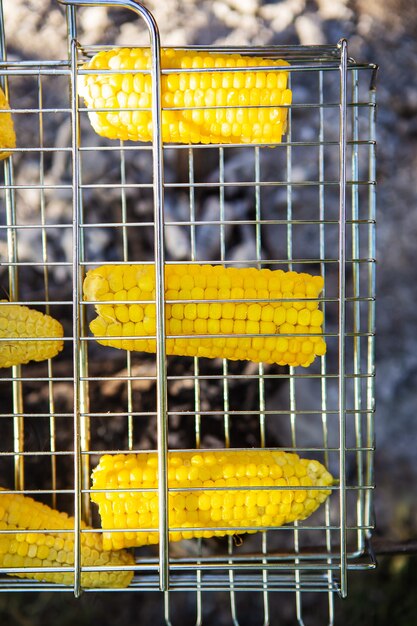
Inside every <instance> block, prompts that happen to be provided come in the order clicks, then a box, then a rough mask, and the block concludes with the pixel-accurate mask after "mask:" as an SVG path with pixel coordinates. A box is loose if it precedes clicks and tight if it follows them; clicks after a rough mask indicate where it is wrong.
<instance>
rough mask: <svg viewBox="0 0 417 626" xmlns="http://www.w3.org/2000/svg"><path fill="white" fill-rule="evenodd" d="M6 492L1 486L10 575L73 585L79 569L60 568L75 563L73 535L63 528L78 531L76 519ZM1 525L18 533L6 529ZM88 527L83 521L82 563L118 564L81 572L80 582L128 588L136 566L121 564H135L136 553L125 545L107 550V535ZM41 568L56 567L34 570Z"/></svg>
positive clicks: (1, 543)
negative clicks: (104, 542)
mask: <svg viewBox="0 0 417 626" xmlns="http://www.w3.org/2000/svg"><path fill="white" fill-rule="evenodd" d="M2 491H3V490H2V489H1V488H0V567H4V568H8V569H10V571H9V572H8V573H9V575H11V576H17V577H19V578H32V579H35V580H38V581H43V582H50V583H55V584H62V585H73V584H74V573H73V572H71V571H69V572H63V571H60V570H61V569H62V568H71V567H74V554H75V546H74V534H73V532H63V531H73V530H74V526H75V520H74V518H73V517H70V516H68V515H67V514H66V513H63V512H60V511H57V510H55V509H52V508H50V507H49V506H47V505H46V504H43V503H41V502H37V501H36V500H34V499H33V498H30V497H28V496H24V495H21V494H13V493H11V494H10V493H2ZM2 530H6V531H11V530H15V531H16V532H15V533H11V532H7V533H2ZM88 530H92V529H91V528H90V527H88V526H86V525H85V524H84V523H81V567H98V568H114V569H108V571H105V569H103V570H101V571H100V570H97V571H94V570H92V571H88V572H87V571H81V586H82V587H84V588H116V589H120V588H125V587H127V586H128V585H129V584H130V582H131V580H132V577H133V569H126V570H124V569H119V570H118V569H117V568H118V567H121V568H122V567H126V566H132V565H134V563H135V561H134V558H133V556H132V555H131V554H130V553H129V552H127V551H125V550H121V551H114V550H110V551H107V550H104V549H103V538H102V534H101V533H97V532H86V531H88ZM33 531H37V532H33ZM39 531H45V532H39ZM42 567H45V568H54V569H53V571H45V572H42V571H37V572H35V571H30V570H31V568H42ZM13 568H26V569H27V571H25V572H23V573H21V572H16V573H14V572H13V571H12V570H13Z"/></svg>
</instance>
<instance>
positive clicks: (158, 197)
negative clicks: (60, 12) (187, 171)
mask: <svg viewBox="0 0 417 626" xmlns="http://www.w3.org/2000/svg"><path fill="white" fill-rule="evenodd" d="M58 2H60V3H61V4H63V5H66V6H67V7H68V8H69V9H70V11H71V8H72V9H74V8H75V7H78V6H113V7H114V6H118V7H121V8H126V9H131V10H132V11H135V12H136V13H137V14H138V15H140V16H141V17H142V18H143V19H144V20H145V23H146V25H147V27H148V30H149V37H150V44H151V46H150V48H151V61H152V64H151V77H152V120H153V142H152V144H153V149H152V151H153V172H154V178H153V192H154V222H155V235H154V241H155V279H156V323H157V328H158V331H159V332H158V334H157V345H156V367H157V423H158V450H159V463H158V486H159V487H158V491H159V535H160V536H159V564H160V570H159V581H160V588H161V590H162V591H165V590H167V589H168V586H169V566H168V563H169V553H168V512H167V511H168V508H167V503H168V474H167V448H168V433H167V385H166V347H165V334H166V333H165V296H164V294H165V285H164V282H165V280H164V263H165V252H164V210H163V206H164V184H163V180H164V169H163V154H162V120H161V107H162V105H161V45H160V37H159V30H158V26H157V23H156V21H155V18H154V17H153V15H152V13H150V12H149V11H148V9H147V8H146V7H144V6H143V5H142V4H140V3H139V2H137V1H136V0H112V1H109V0H71V1H69V0H58ZM72 17H73V18H74V17H75V16H74V11H73V14H72ZM73 21H74V22H75V20H73ZM70 37H71V38H75V27H74V28H73V29H72V33H71V32H70Z"/></svg>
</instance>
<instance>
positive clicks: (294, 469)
mask: <svg viewBox="0 0 417 626" xmlns="http://www.w3.org/2000/svg"><path fill="white" fill-rule="evenodd" d="M157 468H158V457H157V454H156V453H142V454H117V455H115V456H112V455H104V456H103V457H101V459H100V463H99V465H98V466H97V467H96V468H95V469H94V470H93V476H92V478H93V484H92V489H93V490H92V493H91V499H92V501H93V502H95V503H96V504H98V507H99V513H100V517H101V524H102V527H103V529H104V531H105V532H104V534H103V545H104V547H105V548H107V549H115V548H123V547H128V546H142V545H147V544H154V543H157V542H158V532H157V531H152V530H150V529H157V528H158V494H157V493H156V492H152V491H148V490H149V489H156V488H157V486H158V481H157ZM332 483H333V478H332V476H331V475H330V474H329V472H328V471H327V470H326V468H325V467H324V466H323V465H321V463H319V462H318V461H312V460H309V459H300V458H299V457H298V455H296V454H292V453H287V452H282V451H271V450H246V451H237V450H236V451H234V450H223V451H209V452H202V451H198V452H197V451H196V452H169V453H168V488H169V489H170V491H169V494H168V511H169V513H168V515H169V519H168V523H169V528H172V529H176V530H172V531H171V532H170V533H169V538H170V541H180V540H181V539H191V538H193V537H204V538H210V537H223V536H225V535H234V534H237V533H238V534H241V533H249V532H252V533H253V532H256V530H254V529H256V528H260V527H263V528H264V527H276V526H282V525H283V524H288V523H290V522H293V521H294V520H303V519H305V518H307V517H308V516H309V515H311V514H312V513H313V511H315V510H316V509H317V508H318V507H319V506H320V504H321V503H322V502H324V501H325V499H326V498H327V496H328V495H329V494H330V490H329V489H327V488H326V487H329V486H330V485H332ZM189 487H192V488H195V489H196V490H195V491H181V489H187V488H189ZM227 487H230V489H227ZM288 487H293V489H289V488H288ZM300 487H303V489H300ZM107 489H108V491H94V490H107ZM118 489H121V490H123V491H119V492H118V491H117V490H118ZM126 489H127V490H128V491H126ZM141 489H145V491H141ZM216 489H217V490H216ZM196 528H199V529H200V530H195V529H196ZM142 529H143V530H142ZM229 529H230V530H229ZM112 530H113V531H115V532H112Z"/></svg>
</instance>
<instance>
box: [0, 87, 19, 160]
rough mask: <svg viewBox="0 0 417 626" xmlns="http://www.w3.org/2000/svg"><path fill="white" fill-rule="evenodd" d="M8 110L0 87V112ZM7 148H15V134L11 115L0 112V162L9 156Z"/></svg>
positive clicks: (8, 106)
mask: <svg viewBox="0 0 417 626" xmlns="http://www.w3.org/2000/svg"><path fill="white" fill-rule="evenodd" d="M5 109H10V104H9V103H8V101H7V98H6V96H5V93H4V91H3V90H2V89H1V87H0V111H2V110H3V111H4V110H5ZM8 148H16V134H15V131H14V124H13V118H12V115H11V113H1V112H0V160H2V159H6V158H7V157H8V156H10V152H8Z"/></svg>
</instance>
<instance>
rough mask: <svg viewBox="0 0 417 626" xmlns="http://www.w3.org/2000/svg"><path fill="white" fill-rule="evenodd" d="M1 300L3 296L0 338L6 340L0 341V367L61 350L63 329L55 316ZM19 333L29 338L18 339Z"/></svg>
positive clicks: (41, 359)
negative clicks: (24, 339) (26, 339)
mask: <svg viewBox="0 0 417 626" xmlns="http://www.w3.org/2000/svg"><path fill="white" fill-rule="evenodd" d="M1 302H5V300H0V340H1V339H7V341H0V367H10V366H11V365H19V364H25V363H28V362H29V361H44V360H45V359H51V358H52V357H54V356H56V355H57V354H58V352H60V351H61V350H62V348H63V341H62V340H61V339H60V337H62V336H63V334H64V331H63V328H62V326H61V324H60V323H59V322H58V321H57V320H55V319H54V318H53V317H51V316H50V315H45V314H44V313H41V312H40V311H35V310H33V309H30V308H29V307H27V306H23V305H18V304H1ZM22 337H27V338H28V341H20V339H21V338H22ZM17 338H18V339H19V341H14V339H17ZM36 338H38V339H41V338H42V339H43V338H44V339H49V338H50V339H51V341H44V340H42V341H39V340H38V341H36Z"/></svg>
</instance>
